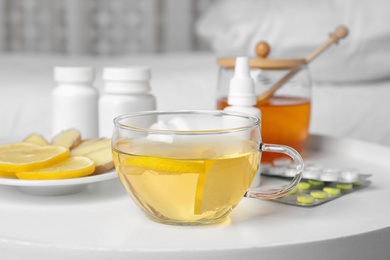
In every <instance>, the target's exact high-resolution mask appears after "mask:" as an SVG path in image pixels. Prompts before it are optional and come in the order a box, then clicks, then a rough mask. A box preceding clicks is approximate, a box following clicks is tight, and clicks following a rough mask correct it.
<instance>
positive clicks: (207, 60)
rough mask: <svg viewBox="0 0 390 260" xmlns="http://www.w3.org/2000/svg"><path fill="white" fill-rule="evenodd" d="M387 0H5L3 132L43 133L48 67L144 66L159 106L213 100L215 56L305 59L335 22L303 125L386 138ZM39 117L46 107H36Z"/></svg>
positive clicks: (0, 12)
mask: <svg viewBox="0 0 390 260" xmlns="http://www.w3.org/2000/svg"><path fill="white" fill-rule="evenodd" d="M389 22H390V1H388V0H371V1H366V0H317V1H313V0H294V1H291V0H180V1H179V0H110V1H107V0H0V122H1V123H2V125H1V127H0V139H2V138H3V139H4V138H9V137H10V136H15V137H17V138H19V137H23V136H25V135H27V134H29V133H30V132H32V131H37V132H41V133H44V134H46V135H50V120H48V118H49V117H50V109H51V105H50V93H51V91H52V89H53V87H54V86H55V82H54V81H53V67H54V66H58V65H61V66H92V67H94V68H95V69H96V71H97V77H96V86H97V88H98V89H99V90H101V87H102V80H101V70H102V68H103V67H105V66H139V65H146V66H149V67H150V68H151V70H152V92H153V94H155V95H156V97H157V108H158V109H200V108H202V109H214V108H215V107H216V92H217V85H218V75H219V69H220V68H219V67H218V64H217V58H218V57H221V56H224V57H225V56H227V57H235V56H238V55H246V56H255V46H256V44H257V43H258V42H259V41H267V42H268V43H269V44H270V46H271V53H270V55H269V56H268V57H269V58H296V57H299V58H304V57H306V56H308V55H309V54H310V53H311V52H312V51H313V50H315V49H316V48H318V47H319V46H320V45H321V44H323V43H324V42H325V41H326V40H327V38H328V35H329V33H330V32H333V31H334V30H335V28H336V27H337V26H338V25H345V26H347V27H348V28H349V35H348V37H347V38H346V39H345V40H342V41H341V42H340V43H339V44H338V45H334V46H331V47H330V48H329V49H328V50H327V51H326V52H325V53H324V54H322V55H321V56H320V57H318V58H317V59H316V60H315V61H314V62H312V63H310V66H309V69H310V74H311V77H312V81H313V88H312V106H311V122H310V133H316V134H324V135H331V136H336V137H345V138H354V139H360V140H364V141H370V142H375V143H378V144H386V145H389V146H390V113H389V112H388V111H390V102H388V97H390V26H388V24H389ZM42 115H44V116H42Z"/></svg>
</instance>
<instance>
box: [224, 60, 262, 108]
mask: <svg viewBox="0 0 390 260" xmlns="http://www.w3.org/2000/svg"><path fill="white" fill-rule="evenodd" d="M249 70H250V67H249V59H248V57H237V58H236V66H235V69H234V76H233V78H232V79H231V80H230V88H229V96H228V104H229V105H233V106H234V105H237V106H253V105H255V104H256V96H255V86H254V82H253V79H252V78H251V76H250V74H249Z"/></svg>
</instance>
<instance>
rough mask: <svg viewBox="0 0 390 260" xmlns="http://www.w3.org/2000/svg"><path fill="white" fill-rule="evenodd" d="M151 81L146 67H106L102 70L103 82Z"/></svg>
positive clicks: (148, 69)
mask: <svg viewBox="0 0 390 260" xmlns="http://www.w3.org/2000/svg"><path fill="white" fill-rule="evenodd" d="M150 79H151V73H150V68H148V67H115V68H114V67H108V68H104V69H103V80H108V81H146V80H150Z"/></svg>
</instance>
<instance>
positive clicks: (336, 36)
mask: <svg viewBox="0 0 390 260" xmlns="http://www.w3.org/2000/svg"><path fill="white" fill-rule="evenodd" d="M347 35H348V28H347V27H345V26H343V25H340V26H338V27H337V28H336V30H335V31H334V32H333V33H330V34H329V39H328V40H327V41H326V42H325V43H324V44H323V45H321V46H320V47H319V48H317V49H316V50H315V51H313V52H312V53H310V55H309V56H307V57H306V58H305V59H304V61H305V63H304V64H308V63H309V62H311V61H312V60H313V59H314V58H316V57H317V56H318V55H319V54H321V53H322V52H323V51H325V50H326V49H327V48H328V47H329V46H330V45H332V44H333V43H336V44H337V43H338V42H339V40H341V39H343V38H345V37H347ZM269 52H270V48H269V46H268V44H267V43H264V42H262V43H259V44H258V45H257V46H256V54H257V55H258V56H261V57H266V56H267V55H268V53H269ZM301 68H302V66H301V65H298V66H295V67H293V68H292V69H291V70H290V72H289V73H288V74H287V75H285V76H284V77H283V78H281V79H280V80H279V81H278V82H276V83H275V85H273V86H272V87H271V88H270V89H269V90H267V91H265V92H264V93H263V94H261V95H260V96H258V97H257V102H258V103H263V102H265V101H266V100H268V99H269V98H270V97H272V96H273V95H274V94H275V92H276V91H277V90H278V89H279V88H280V87H282V86H283V85H284V84H285V83H286V82H287V81H288V80H290V79H291V78H292V77H293V76H294V75H295V74H296V73H298V72H299V71H300V70H301Z"/></svg>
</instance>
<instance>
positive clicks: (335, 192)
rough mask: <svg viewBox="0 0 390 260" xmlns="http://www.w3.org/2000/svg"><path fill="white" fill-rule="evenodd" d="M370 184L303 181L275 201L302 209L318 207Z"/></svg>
mask: <svg viewBox="0 0 390 260" xmlns="http://www.w3.org/2000/svg"><path fill="white" fill-rule="evenodd" d="M369 183H370V182H369V181H367V180H366V181H363V182H355V183H335V182H323V181H316V180H307V181H301V182H300V183H298V185H297V187H295V188H294V189H293V190H292V191H290V192H289V193H288V194H287V195H285V196H283V197H281V198H278V199H274V201H277V202H281V203H285V204H289V205H296V206H302V207H311V206H317V205H320V204H323V203H325V202H329V201H331V200H334V199H337V198H340V197H341V196H344V195H347V194H349V193H351V192H354V191H357V190H359V189H362V188H364V187H366V186H368V185H369Z"/></svg>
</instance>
